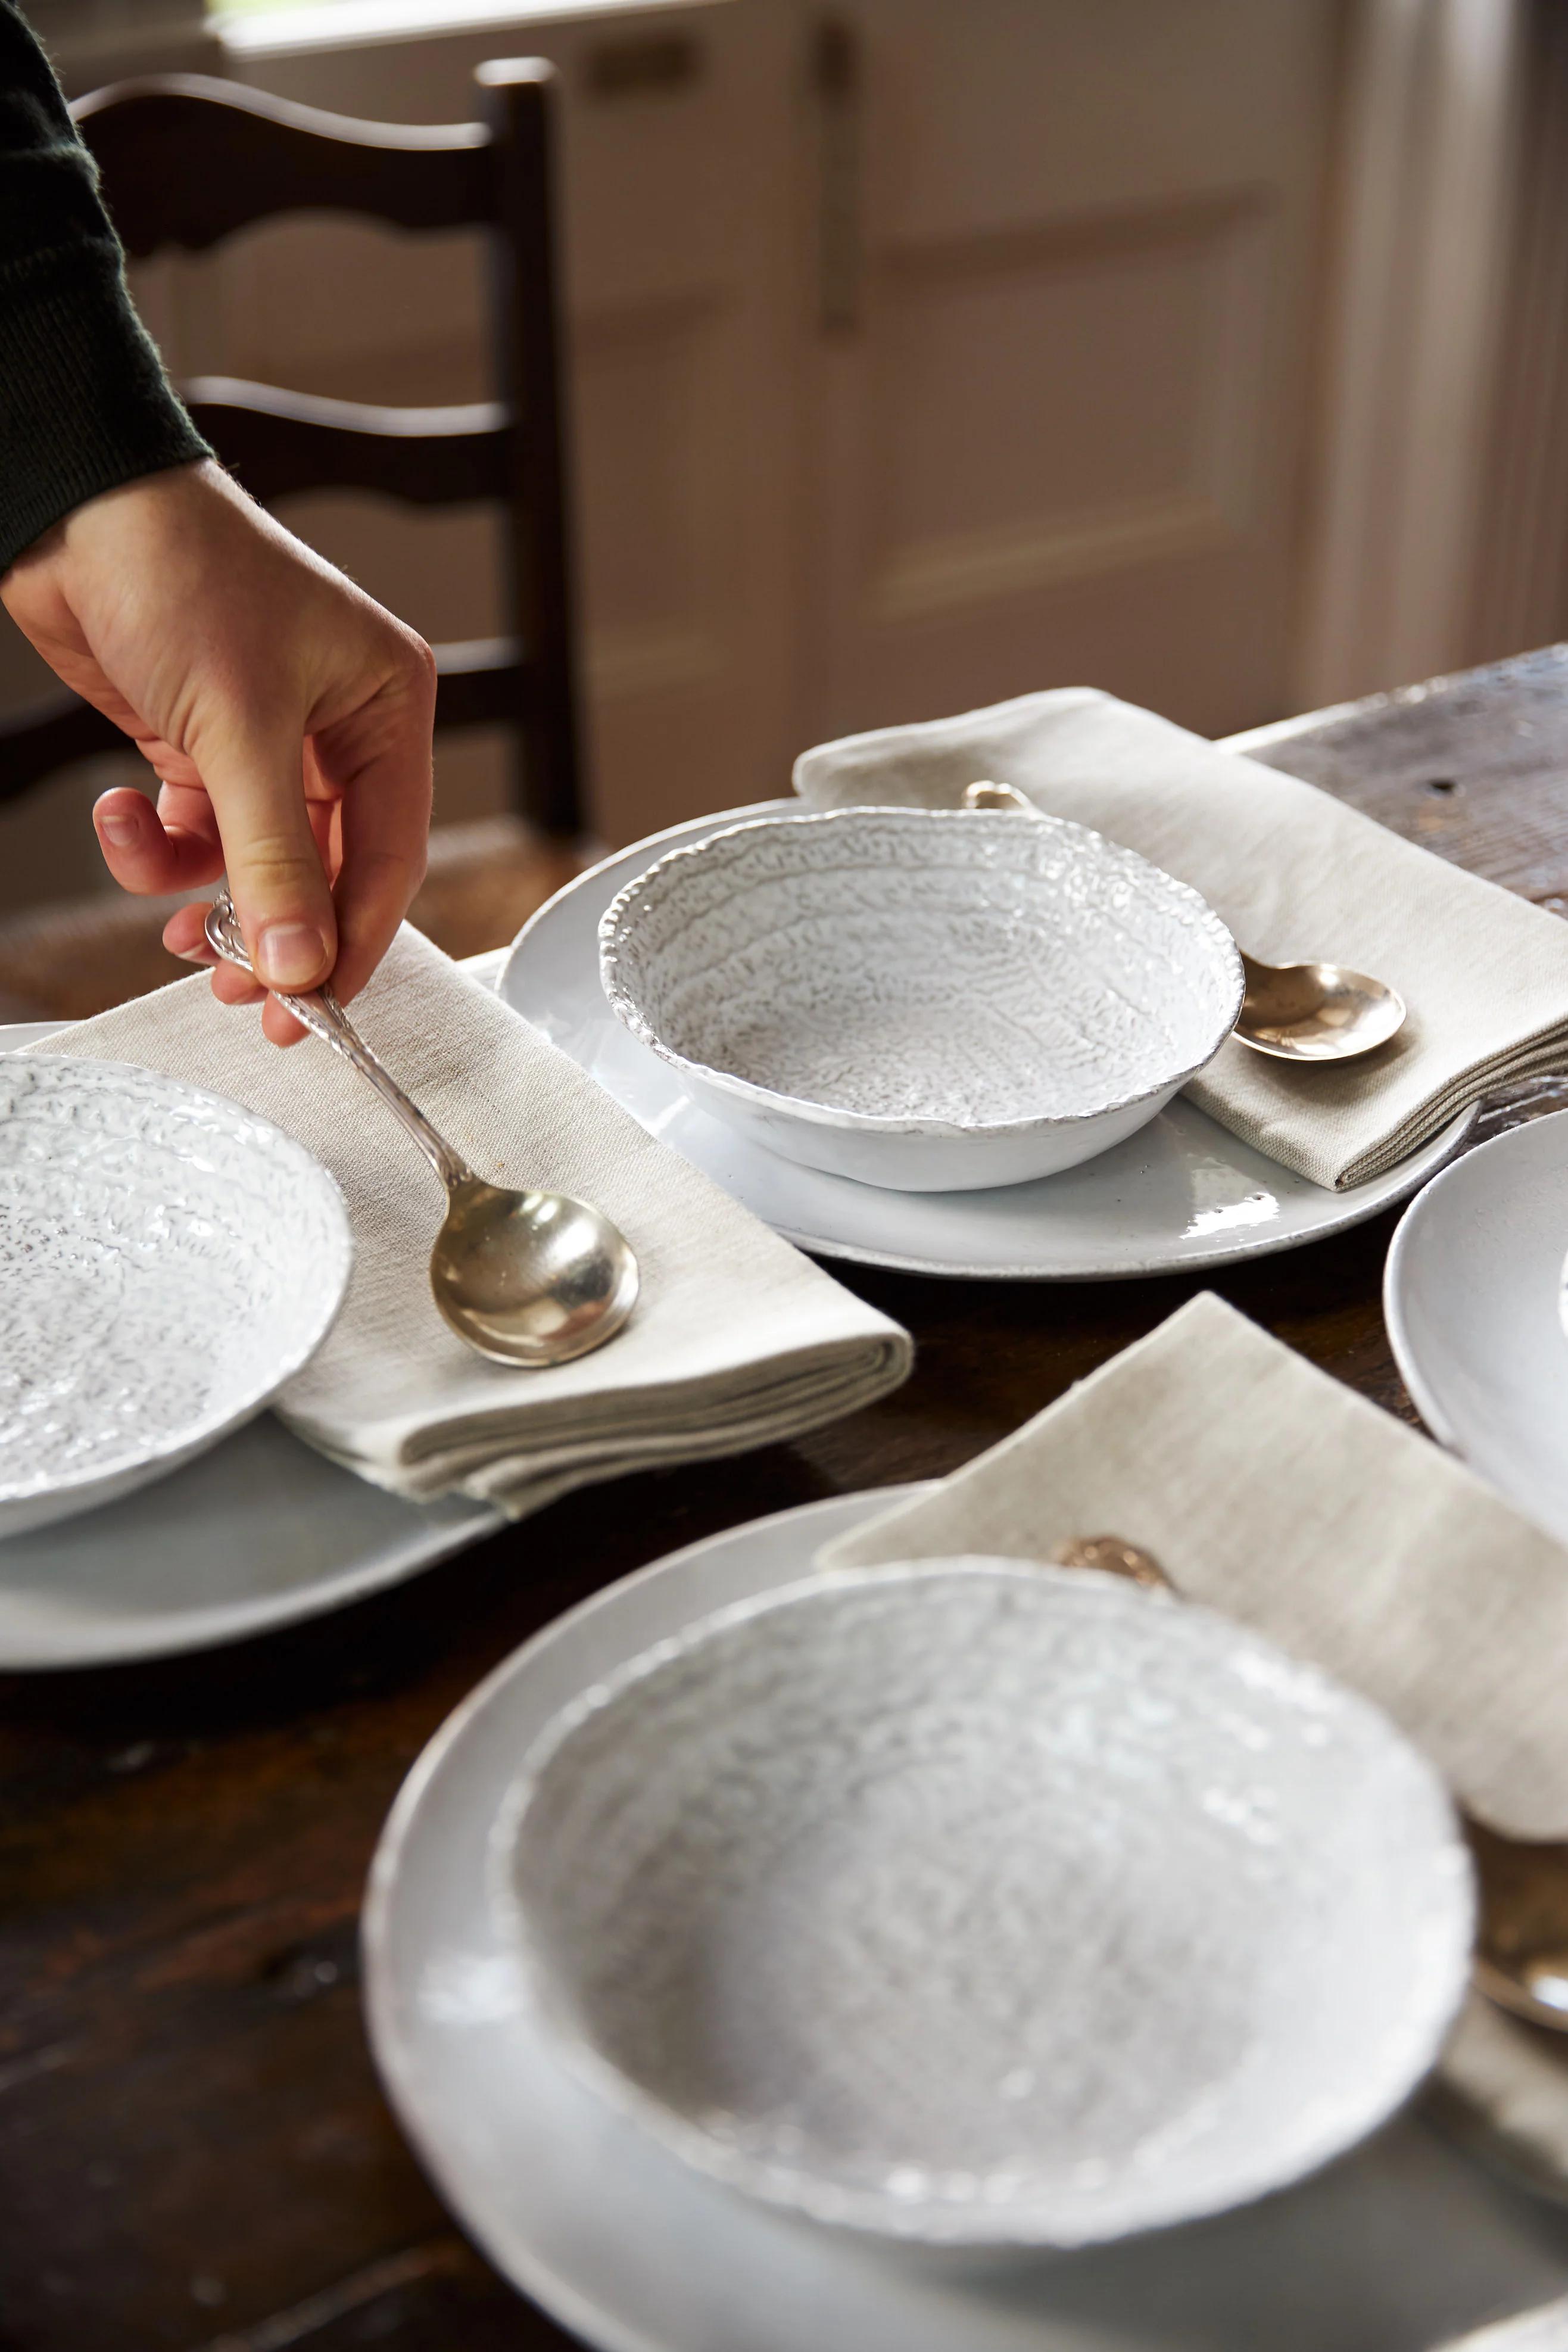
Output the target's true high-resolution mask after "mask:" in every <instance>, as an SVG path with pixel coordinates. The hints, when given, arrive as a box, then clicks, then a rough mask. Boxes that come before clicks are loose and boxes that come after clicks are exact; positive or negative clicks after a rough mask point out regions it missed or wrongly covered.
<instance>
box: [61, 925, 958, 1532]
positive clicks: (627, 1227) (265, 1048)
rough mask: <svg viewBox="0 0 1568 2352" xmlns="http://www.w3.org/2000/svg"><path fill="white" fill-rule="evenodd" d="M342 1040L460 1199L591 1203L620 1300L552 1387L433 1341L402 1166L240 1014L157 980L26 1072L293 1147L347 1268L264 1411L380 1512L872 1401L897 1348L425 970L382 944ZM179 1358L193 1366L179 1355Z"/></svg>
mask: <svg viewBox="0 0 1568 2352" xmlns="http://www.w3.org/2000/svg"><path fill="white" fill-rule="evenodd" d="M353 1010H354V1019H355V1023H356V1024H357V1025H358V1026H359V1027H360V1028H361V1030H362V1031H363V1034H364V1036H365V1039H366V1042H367V1043H368V1044H369V1045H371V1046H372V1047H373V1048H374V1049H375V1051H376V1052H377V1053H379V1054H380V1055H382V1057H383V1059H384V1060H385V1061H386V1062H387V1064H388V1066H389V1067H390V1068H391V1069H392V1072H393V1074H394V1075H395V1076H396V1077H397V1078H398V1079H399V1080H400V1081H401V1083H402V1085H403V1086H404V1087H405V1088H406V1090H407V1091H408V1093H409V1094H411V1095H412V1096H413V1099H414V1100H415V1101H416V1102H417V1103H418V1104H419V1105H420V1108H422V1109H423V1110H424V1111H425V1112H426V1113H427V1114H428V1115H429V1117H430V1118H432V1119H433V1120H434V1123H435V1125H436V1126H437V1127H438V1128H440V1129H442V1130H443V1132H444V1133H445V1134H446V1135H447V1136H449V1137H450V1139H451V1140H452V1142H453V1143H454V1144H455V1146H456V1147H457V1149H458V1150H460V1151H462V1152H463V1153H465V1155H466V1156H467V1157H468V1158H469V1159H470V1160H471V1161H472V1163H473V1165H474V1166H475V1167H476V1169H477V1170H478V1171H479V1172H480V1173H481V1174H482V1175H486V1176H488V1177H491V1178H492V1179H493V1180H495V1181H497V1182H500V1183H505V1184H517V1185H525V1184H538V1185H541V1186H544V1187H547V1188H549V1189H550V1190H553V1191H559V1192H573V1193H577V1194H579V1195H580V1196H581V1197H583V1198H585V1199H587V1200H590V1201H592V1202H595V1203H596V1204H597V1205H598V1206H600V1207H601V1208H602V1209H604V1210H605V1211H606V1212H607V1213H608V1214H609V1215H610V1216H612V1218H613V1219H614V1220H615V1222H616V1223H617V1224H618V1225H619V1226H620V1227H621V1229H622V1232H623V1233H624V1234H626V1237H627V1239H628V1240H629V1241H630V1242H631V1244H632V1247H633V1249H634V1250H635V1251H636V1253H637V1255H638V1258H639V1260H640V1262H641V1266H642V1276H643V1287H642V1292H641V1296H640V1297H639V1300H638V1305H637V1309H636V1312H635V1314H634V1315H633V1317H632V1321H631V1323H630V1324H629V1325H628V1326H627V1327H626V1328H625V1330H623V1331H622V1333H621V1334H620V1335H619V1336H618V1337H617V1338H616V1339H613V1340H612V1341H611V1342H610V1344H609V1345H608V1346H606V1347H604V1348H602V1349H599V1350H598V1351H597V1352H596V1353H594V1354H593V1355H590V1356H584V1357H581V1358H580V1359H579V1360H578V1361H577V1362H576V1363H570V1364H561V1365H558V1366H556V1367H554V1368H552V1369H551V1370H545V1371H529V1370H520V1369H519V1370H513V1369H512V1368H511V1367H509V1366H507V1365H505V1364H493V1363H489V1362H487V1361H486V1360H485V1359H484V1358H482V1357H480V1356H477V1355H476V1354H474V1353H473V1352H472V1350H471V1349H468V1348H466V1347H465V1346H464V1344H463V1343H462V1341H461V1340H459V1339H455V1337H454V1336H453V1334H452V1333H451V1332H450V1331H449V1330H448V1329H447V1328H446V1325H445V1324H444V1322H443V1321H442V1319H441V1318H440V1316H439V1315H438V1314H437V1313H436V1310H435V1306H434V1301H433V1300H432V1298H431V1296H430V1286H429V1282H428V1280H427V1278H426V1266H427V1264H428V1261H429V1257H430V1247H431V1244H432V1242H433V1241H434V1237H435V1232H436V1228H437V1226H438V1225H439V1223H440V1222H441V1217H442V1213H443V1199H442V1192H441V1187H440V1185H439V1184H438V1183H437V1181H436V1180H435V1178H434V1175H433V1174H432V1173H431V1171H430V1169H429V1167H428V1165H427V1164H426V1162H425V1160H424V1159H423V1155H422V1154H421V1152H420V1151H419V1150H418V1147H417V1146H416V1145H415V1144H414V1143H413V1141H412V1139H410V1138H409V1137H408V1135H406V1134H405V1132H404V1130H403V1129H402V1127H401V1126H400V1125H399V1124H398V1122H397V1120H396V1119H395V1118H392V1115H391V1113H390V1112H388V1111H386V1110H385V1109H384V1108H381V1107H380V1106H379V1105H378V1104H377V1103H376V1101H375V1099H374V1097H372V1096H371V1093H370V1091H369V1090H368V1088H367V1087H365V1085H364V1082H363V1080H362V1079H361V1078H359V1077H357V1076H355V1075H354V1073H353V1072H352V1071H351V1070H350V1069H349V1068H348V1066H346V1065H345V1064H344V1063H343V1062H342V1061H341V1060H340V1059H339V1057H338V1056H337V1055H334V1054H332V1053H331V1052H330V1051H329V1049H328V1048H327V1047H326V1046H324V1045H320V1044H319V1043H317V1042H316V1041H314V1040H311V1039H307V1040H305V1041H304V1043H302V1044H300V1045H296V1046H294V1047H293V1048H292V1049H291V1050H290V1051H288V1052H287V1053H279V1052H278V1051H277V1048H276V1047H275V1046H272V1045H267V1042H266V1041H265V1039H264V1038H263V1037H262V1034H261V1024H260V1017H259V1014H258V1013H256V1012H235V1011H234V1010H232V1009H227V1008H225V1007H223V1006H221V1005H219V1004H217V1003H214V999H213V997H212V994H211V992H210V991H209V989H208V986H207V982H206V980H205V977H204V975H201V974H195V975H193V977H192V978H190V979H189V980H181V981H176V982H174V984H173V985H172V987H170V988H165V989H162V990H161V991H160V992H158V993H157V994H156V995H154V996H147V997H142V998H140V999H139V1000H137V1001H136V1002H135V1003H131V1004H124V1005H120V1006H119V1007H118V1008H117V1009H116V1010H115V1011H114V1012H112V1013H102V1014H100V1015H99V1017H98V1018H97V1019H96V1020H92V1021H88V1022H85V1023H83V1024H82V1025H81V1026H80V1027H79V1028H77V1029H74V1030H72V1031H70V1032H69V1033H68V1034H67V1035H65V1036H64V1037H63V1038H58V1039H50V1040H47V1041H46V1042H45V1043H44V1044H43V1045H39V1046H38V1047H37V1049H36V1050H37V1051H38V1052H40V1053H66V1054H79V1055H93V1056H96V1057H99V1058H101V1059H104V1060H110V1061H124V1062H138V1063H142V1064H146V1065H148V1066H151V1067H152V1068H154V1069H160V1070H166V1071H168V1072H170V1073H171V1074H172V1075H173V1076H176V1077H182V1078H186V1079H189V1080H190V1081H191V1082H192V1083H193V1084H194V1085H197V1086H203V1087H211V1088H212V1089H214V1092H217V1093H219V1094H225V1095H228V1096H231V1097H234V1098H235V1100H237V1101H240V1102H243V1103H245V1104H246V1105H248V1107H249V1108H251V1109H253V1110H256V1111H259V1112H261V1113H262V1114H263V1115H264V1116H265V1117H267V1118H270V1119H274V1120H276V1122H277V1125H278V1126H279V1127H282V1128H286V1129H287V1130H288V1132H289V1133H290V1134H291V1135H295V1136H298V1139H299V1140H300V1141H301V1142H302V1143H304V1144H305V1145H307V1146H308V1149H309V1150H311V1151H313V1152H314V1153H315V1154H316V1155H317V1157H318V1158H319V1160H322V1161H324V1163H325V1164H326V1166H327V1167H329V1169H330V1170H331V1171H332V1173H333V1175H334V1176H335V1177H336V1178H337V1180H338V1181H339V1183H340V1186H341V1187H342V1190H343V1192H344V1195H345V1197H346V1199H347V1201H348V1204H349V1213H350V1220H351V1222H352V1224H353V1229H354V1240H355V1245H356V1247H355V1264H354V1272H353V1276H352V1279H351V1281H350V1287H349V1293H348V1297H347V1298H346V1300H345V1302H344V1306H343V1310H342V1313H341V1315H340V1317H339V1318H338V1322H337V1324H336V1326H335V1328H333V1330H332V1332H331V1333H330V1334H329V1338H328V1339H327V1340H326V1342H325V1344H324V1346H323V1347H322V1348H321V1349H320V1350H319V1353H318V1354H317V1356H316V1357H315V1358H314V1359H313V1360H312V1361H311V1362H310V1363H309V1364H308V1366H307V1367H306V1369H305V1370H304V1371H303V1372H301V1373H300V1374H299V1376H298V1379H297V1380H294V1381H290V1383H289V1385H288V1387H287V1389H286V1390H285V1391H284V1393H283V1396H282V1398H281V1400H280V1402H279V1405H278V1408H277V1409H278V1411H279V1412H280V1413H281V1415H282V1418H283V1419H284V1420H285V1421H286V1422H287V1423H288V1425H289V1427H290V1428H291V1429H293V1430H294V1431H296V1432H297V1433H298V1435H299V1436H301V1437H303V1438H305V1439H307V1440H308V1443H309V1444H312V1445H315V1446H317V1447H319V1449H320V1451H321V1452H322V1453H323V1454H329V1455H330V1456H331V1457H332V1459H333V1460H334V1461H337V1462H340V1463H342V1464H343V1465H345V1466H346V1467H347V1468H349V1469H350V1470H356V1471H358V1472H359V1473H360V1474H361V1475H362V1476H364V1477H366V1478H370V1479H371V1480H373V1481H374V1482H375V1484H376V1485H378V1486H386V1487H390V1488H391V1489H392V1491H393V1492H394V1493H397V1494H402V1495H409V1496H431V1495H436V1494H443V1493H446V1492H448V1491H450V1490H452V1489H457V1490H460V1491H461V1492H462V1493H464V1494H465V1495H470V1496H473V1497H474V1498H475V1499H476V1501H480V1502H487V1503H494V1504H497V1505H498V1506H499V1507H501V1508H502V1509H504V1510H506V1511H507V1512H509V1513H510V1514H511V1515H512V1516H513V1517H521V1516H522V1515H523V1514H524V1513H525V1512H528V1511H532V1510H537V1509H538V1507H539V1506H540V1505H541V1504H543V1503H547V1502H549V1501H550V1500H551V1498H552V1497H553V1496H557V1495H560V1494H564V1493H565V1492H567V1490H568V1489H569V1488H570V1487H573V1486H581V1485H584V1484H586V1483H588V1482H589V1481H591V1480H594V1479H601V1478H610V1477H614V1476H617V1475H620V1474H621V1473H622V1472H623V1471H628V1470H633V1469H638V1468H642V1467H645V1466H647V1465H653V1464H659V1463H672V1462H690V1461H695V1460H698V1459H701V1458H704V1457H706V1456H709V1455H714V1454H737V1453H741V1452H744V1451H745V1450H746V1449H747V1447H749V1446H753V1445H761V1444H768V1443H770V1442H772V1441H773V1440H775V1439H778V1438H784V1437H789V1436H792V1435H794V1434H796V1433H798V1432H800V1431H801V1430H804V1429H810V1428H813V1427H815V1426H816V1425H817V1424H818V1423H821V1422H825V1421H831V1420H833V1419H835V1418H836V1417H837V1416H838V1415H840V1414H841V1413H846V1412H853V1411H854V1410H855V1408H856V1407H857V1406H859V1405H862V1404H865V1403H867V1402H870V1400H871V1399H872V1398H873V1397H877V1396H880V1395H882V1394H883V1391H886V1390H888V1389H890V1388H893V1387H895V1386H896V1385H897V1383H898V1382H899V1381H901V1380H902V1379H903V1378H904V1375H905V1374H906V1372H907V1371H908V1370H909V1366H910V1363H911V1360H912V1354H913V1350H912V1347H911V1342H910V1340H909V1339H908V1338H907V1336H906V1335H905V1334H904V1332H903V1331H902V1330H900V1328H898V1326H897V1325H896V1324H895V1323H892V1322H890V1321H889V1320H888V1319H887V1318H886V1317H885V1316H883V1315H880V1314H878V1313H876V1312H875V1311H874V1309H873V1308H872V1307H866V1306H862V1303H861V1301H860V1300H859V1299H858V1298H855V1297H852V1296H851V1294H850V1293H849V1292H848V1291H847V1290H843V1289H841V1287H840V1286H839V1285H838V1284H837V1283H836V1282H834V1281H832V1280H831V1277H830V1276H827V1275H825V1274H823V1273H821V1271H820V1270H819V1269H818V1268H817V1267H816V1266H814V1265H811V1263H810V1260H809V1259H807V1258H805V1257H802V1256H801V1255H800V1253H799V1252H798V1251H796V1250H794V1249H791V1248H790V1246H789V1244H788V1243H787V1242H782V1241H780V1240H779V1238H778V1236H777V1235H776V1234H772V1233H770V1232H769V1231H768V1228H767V1227H766V1226H765V1225H763V1224H761V1223H759V1222H758V1219H756V1218H755V1217H753V1216H751V1215H749V1214H748V1213H747V1211H746V1210H744V1209H742V1208H740V1207H738V1206H737V1203H736V1202H733V1201H732V1200H730V1199H729V1197H728V1195H727V1193H724V1192H720V1191H719V1190H718V1188H717V1186H716V1185H714V1184H712V1183H710V1182H709V1181H707V1179H706V1177H704V1176H702V1175H699V1174H698V1172H697V1171H696V1170H695V1169H694V1168H692V1167H689V1166H688V1165H687V1163H686V1162H685V1160H681V1159H679V1158H677V1156H676V1155H675V1153H674V1152H673V1151H671V1150H668V1149H667V1148H666V1147H665V1146H664V1145H663V1144H660V1143H657V1142H655V1141H654V1140H653V1138H652V1137H651V1136H649V1135H646V1134H644V1132H643V1129H641V1128H640V1127H639V1126H638V1125H637V1123H636V1121H635V1120H634V1119H633V1118H630V1117H629V1116H628V1114H627V1113H626V1112H624V1111H622V1110H621V1109H620V1108H618V1107H617V1106H616V1105H615V1104H614V1103H612V1101H611V1099H610V1097H608V1096H607V1095H606V1094H604V1093H603V1092H602V1091H601V1089H600V1088H599V1087H596V1086H595V1085H594V1084H593V1082H592V1080H591V1078H589V1077H586V1076H584V1075H583V1073H582V1072H581V1071H580V1069H578V1067H577V1066H576V1065H575V1064H574V1063H572V1062H570V1061H569V1060H568V1059H567V1057H566V1056H565V1055H563V1054H560V1053H558V1052H557V1051H556V1049H555V1048H554V1046H552V1045H548V1044H547V1043H546V1042H545V1040H544V1039H543V1038H542V1037H540V1036H539V1035H538V1033H537V1031H535V1030H533V1029H532V1028H530V1027H529V1026H528V1023H527V1022H525V1021H522V1020H520V1019H519V1018H518V1016H517V1014H516V1013H512V1012H511V1011H509V1010H508V1008H507V1006H506V1005H504V1004H502V1003H500V1002H499V1001H498V1000H497V998H496V997H495V996H493V995H491V994H490V993H489V992H488V991H487V990H486V989H484V988H481V987H479V986H478V985H477V984H476V982H473V981H471V980H469V979H467V978H466V977H465V975H464V974H463V973H462V972H460V971H458V969H457V967H456V966H455V964H454V963H452V962H450V961H448V959H447V958H446V957H445V956H444V955H443V954H442V953H441V952H440V950H438V949H436V948H434V947H432V946H431V944H430V942H429V941H428V940H424V939H422V938H421V937H420V935H419V933H418V932H416V931H413V930H411V929H408V928H406V927H405V928H404V929H403V930H402V932H401V933H400V934H399V936H398V938H397V940H395V941H394V942H393V945H392V950H391V952H390V953H389V955H388V956H387V958H386V960H385V961H384V962H383V964H382V968H381V970H380V971H378V972H377V974H376V976H375V978H374V979H373V980H372V981H371V983H370V986H369V987H368V988H367V989H366V990H365V991H364V992H363V994H362V995H361V996H360V997H359V998H358V999H357V1000H356V1002H355V1004H354V1008H353ZM194 1344H199V1335H196V1338H195V1341H194Z"/></svg>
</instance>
